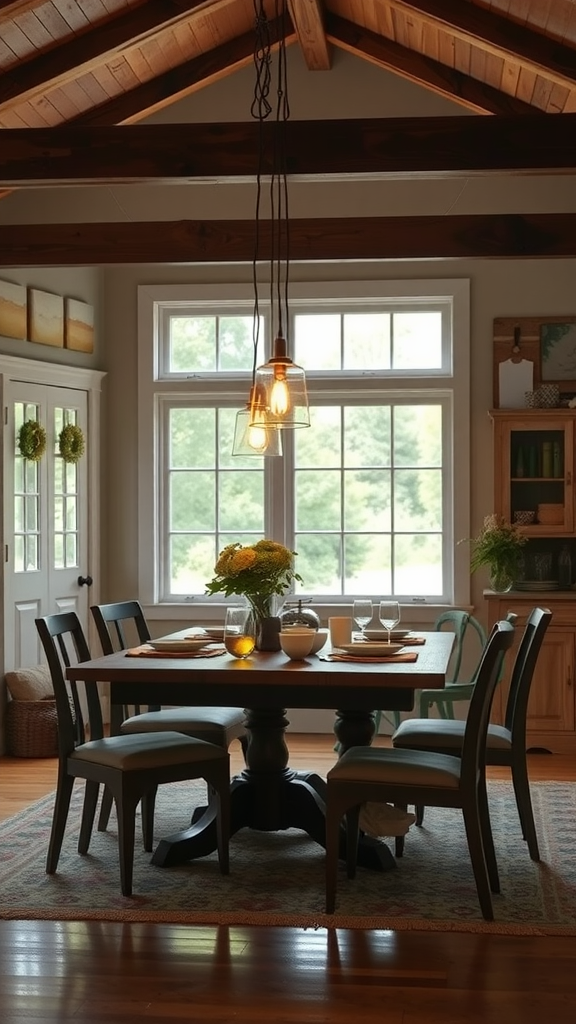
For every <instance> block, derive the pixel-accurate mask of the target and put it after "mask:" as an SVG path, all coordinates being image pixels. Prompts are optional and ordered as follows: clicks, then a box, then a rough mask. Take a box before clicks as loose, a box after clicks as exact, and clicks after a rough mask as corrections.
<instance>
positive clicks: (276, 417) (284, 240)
mask: <svg viewBox="0 0 576 1024" xmlns="http://www.w3.org/2000/svg"><path fill="white" fill-rule="evenodd" d="M254 2H255V6H256V51H255V65H256V92H255V102H254V105H253V108H252V112H253V114H255V116H258V118H259V120H260V124H261V125H262V123H263V120H264V119H265V118H266V117H268V115H269V114H270V113H271V111H272V108H271V106H270V104H269V102H268V93H269V91H270V78H271V73H270V64H271V43H270V31H269V25H268V20H267V16H266V11H265V9H264V2H263V0H254ZM275 19H276V24H277V25H278V27H279V40H278V73H277V80H276V110H275V120H274V126H273V127H274V131H273V133H272V137H273V144H272V145H273V148H272V173H271V178H270V218H271V220H270V224H271V229H270V235H271V241H270V313H271V319H272V323H275V322H276V323H277V325H278V327H277V331H276V337H275V340H274V344H273V348H272V355H271V357H270V358H269V359H268V361H267V362H266V363H264V364H263V365H262V366H259V367H258V368H257V369H256V373H255V378H254V387H255V391H256V394H257V395H258V396H259V401H260V402H261V405H262V408H263V409H265V413H266V422H267V423H268V424H269V425H270V426H272V427H276V428H277V429H278V430H281V429H285V428H294V427H309V426H310V412H309V409H308V395H307V391H306V376H305V374H304V370H303V369H302V367H301V366H297V365H296V364H295V363H293V362H292V360H291V359H290V357H289V355H288V341H287V336H286V334H285V330H286V332H288V330H289V329H290V318H289V308H288V290H289V276H290V274H289V271H290V222H289V216H288V177H287V173H288V172H287V153H286V141H287V140H286V125H287V122H288V119H289V117H290V107H289V103H288V76H287V64H286V34H287V28H288V0H275ZM260 134H261V136H262V132H261V133H260ZM261 159H262V139H261V143H260V167H261ZM259 169H260V168H259ZM259 177H260V175H259ZM258 222H259V204H257V208H256V231H257V234H258ZM258 411H259V410H258V409H257V408H256V407H255V408H254V419H253V421H252V422H253V424H254V425H255V424H256V422H257V415H258Z"/></svg>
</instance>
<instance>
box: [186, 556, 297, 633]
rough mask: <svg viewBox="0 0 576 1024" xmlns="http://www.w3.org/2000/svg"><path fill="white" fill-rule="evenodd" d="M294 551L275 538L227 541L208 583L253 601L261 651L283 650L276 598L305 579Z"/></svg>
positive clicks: (214, 590)
mask: <svg viewBox="0 0 576 1024" xmlns="http://www.w3.org/2000/svg"><path fill="white" fill-rule="evenodd" d="M295 554H296V552H295V551H290V550H289V548H287V547H285V546H284V545H283V544H278V543H277V542H276V541H273V540H259V541H257V542H256V543H255V544H249V545H242V544H228V545H227V546H226V547H225V548H224V549H223V551H221V552H220V554H219V556H218V561H217V562H216V565H215V566H214V572H215V574H216V575H215V576H214V579H212V580H210V582H209V583H207V584H206V593H208V594H218V593H221V594H225V595H226V597H230V596H231V595H233V594H240V595H242V596H244V597H245V598H246V600H247V601H248V602H249V603H250V605H251V606H252V611H253V613H254V618H255V621H256V647H257V649H258V650H259V651H279V650H280V637H279V633H280V619H279V618H278V616H277V615H275V614H274V601H275V598H276V596H277V595H282V594H283V593H284V592H285V591H286V590H287V589H288V587H290V585H291V584H292V583H293V581H294V580H298V582H300V583H301V582H302V577H301V576H300V575H299V574H298V573H297V572H296V571H295V569H294V556H295Z"/></svg>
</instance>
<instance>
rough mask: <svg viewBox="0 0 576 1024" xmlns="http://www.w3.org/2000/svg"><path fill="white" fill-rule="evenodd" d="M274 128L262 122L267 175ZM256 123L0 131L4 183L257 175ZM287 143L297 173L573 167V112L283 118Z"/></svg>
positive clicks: (424, 173) (418, 173)
mask: <svg viewBox="0 0 576 1024" xmlns="http://www.w3.org/2000/svg"><path fill="white" fill-rule="evenodd" d="M273 129H274V125H269V124H268V123H266V124H265V125H264V126H263V135H264V152H263V161H262V167H263V173H269V172H270V170H271V169H272V167H273V149H274V147H273V142H274V133H273ZM259 131H260V126H259V125H258V124H255V123H248V124H244V123H241V122H234V123H231V124H212V125H208V124H194V125H191V124H188V125H185V126H182V125H178V124H167V125H164V124H151V125H131V126H117V127H112V128H103V127H95V128H84V127H76V128H67V127H65V128H49V129H43V128H39V129H5V130H4V131H3V132H2V148H1V150H0V188H2V187H15V186H20V187H22V186H24V185H38V184H42V183H44V184H46V183H50V184H52V185H58V184H82V183H84V184H86V183H95V182H99V183H106V182H108V183H109V182H121V181H123V182H137V181H140V182H146V181H158V182H169V181H180V182H182V181H194V180H198V179H201V178H209V179H213V178H216V179H221V178H229V179H230V178H237V179H238V178H240V179H241V178H253V177H254V175H255V174H256V171H257V169H258V152H259V141H260V140H259ZM536 138H537V139H538V144H537V145H535V139H536ZM286 147H287V153H288V160H287V163H288V171H289V173H290V174H291V175H294V176H302V177H308V176H312V177H327V178H328V177H331V176H332V177H333V176H339V177H346V178H353V177H358V176H364V177H365V176H376V177H382V178H384V177H412V178H417V177H419V178H424V177H435V178H442V177H451V176H454V175H456V174H457V175H461V174H463V173H464V174H468V175H474V174H486V173H498V174H522V173H525V174H535V173H536V174H544V173H546V174H556V173H561V174H562V173H564V174H565V173H574V172H575V171H576V114H565V115H563V116H561V117H560V116H559V117H534V118H528V117H481V118H477V117H416V118H387V119H375V118H367V119H364V120H360V121H351V120H350V121H346V120H344V121H289V122H288V123H287V125H286Z"/></svg>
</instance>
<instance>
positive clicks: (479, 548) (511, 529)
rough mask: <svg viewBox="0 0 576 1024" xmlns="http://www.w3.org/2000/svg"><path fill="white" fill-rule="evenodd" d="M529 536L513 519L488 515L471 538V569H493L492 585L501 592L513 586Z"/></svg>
mask: <svg viewBox="0 0 576 1024" xmlns="http://www.w3.org/2000/svg"><path fill="white" fill-rule="evenodd" d="M526 540H527V538H526V537H525V536H524V534H523V533H521V532H520V530H519V528H518V527H517V526H516V525H514V524H513V523H509V522H508V521H507V520H506V519H505V518H504V517H503V516H498V515H496V514H495V513H492V515H489V516H486V518H485V519H484V524H483V526H482V529H481V530H480V533H479V534H478V536H477V537H474V538H473V539H472V540H471V542H470V543H471V545H472V555H471V558H470V569H471V570H472V572H476V570H477V569H480V568H482V566H486V567H487V568H488V570H489V572H490V587H491V589H492V590H495V591H497V592H499V593H505V592H506V591H507V590H510V589H511V588H512V584H513V583H514V580H515V578H516V576H517V574H518V569H519V567H520V563H521V559H522V548H523V547H524V545H525V544H526Z"/></svg>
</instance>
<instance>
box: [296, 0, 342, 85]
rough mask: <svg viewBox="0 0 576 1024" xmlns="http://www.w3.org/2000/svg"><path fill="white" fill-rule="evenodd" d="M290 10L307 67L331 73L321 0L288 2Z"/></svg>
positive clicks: (310, 69)
mask: <svg viewBox="0 0 576 1024" xmlns="http://www.w3.org/2000/svg"><path fill="white" fill-rule="evenodd" d="M288 9H289V11H290V14H291V16H292V22H293V24H294V28H295V29H296V35H297V36H298V42H299V44H300V49H301V50H302V53H303V55H304V60H305V62H306V67H307V68H308V70H309V71H329V70H330V67H331V63H332V61H331V57H330V46H329V44H328V40H327V38H326V33H325V31H324V14H323V7H322V3H321V0H288Z"/></svg>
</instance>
